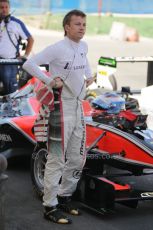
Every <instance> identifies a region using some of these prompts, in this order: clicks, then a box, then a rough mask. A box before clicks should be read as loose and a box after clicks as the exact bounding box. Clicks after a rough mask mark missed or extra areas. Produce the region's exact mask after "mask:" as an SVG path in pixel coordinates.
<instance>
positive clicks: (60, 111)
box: [23, 10, 93, 224]
mask: <svg viewBox="0 0 153 230" xmlns="http://www.w3.org/2000/svg"><path fill="white" fill-rule="evenodd" d="M63 28H64V31H65V38H64V39H63V40H61V41H59V42H57V43H55V44H53V45H50V46H48V47H47V48H45V49H44V50H43V51H42V52H40V53H39V54H37V55H36V56H35V57H32V58H30V59H29V60H28V61H26V62H25V64H24V65H23V68H24V69H25V70H26V71H27V72H29V73H30V74H31V75H34V76H36V77H37V78H38V79H39V80H41V81H42V82H43V83H44V84H45V85H46V86H47V87H48V88H49V89H51V90H52V88H53V91H55V94H54V97H55V98H54V107H55V109H54V111H51V113H50V118H49V124H50V128H49V135H48V156H47V163H46V167H45V176H44V197H43V205H44V207H45V211H44V217H45V218H46V219H48V220H51V221H53V222H56V223H60V224H67V223H71V220H70V219H69V218H68V217H67V216H65V215H63V213H62V212H61V210H62V211H64V212H67V213H69V214H72V215H79V214H80V211H79V209H78V208H77V207H75V206H73V203H72V201H71V196H72V194H73V192H74V191H75V189H76V186H77V182H78V180H79V178H80V174H81V172H82V168H83V166H84V163H85V159H86V157H85V140H86V136H85V134H86V133H85V122H84V116H83V110H82V103H81V100H82V99H83V98H84V96H85V91H86V87H87V86H88V85H89V84H91V83H92V82H93V78H92V73H91V70H90V67H89V64H88V60H87V52H88V48H87V45H86V43H85V42H84V41H80V40H81V39H82V38H83V36H84V34H85V30H86V15H85V14H84V13H83V12H82V11H79V10H72V11H70V12H69V13H67V14H66V16H65V17H64V19H63ZM45 63H49V68H50V73H51V77H47V76H46V75H45V74H44V73H43V72H42V71H41V70H40V68H39V65H41V64H45ZM57 89H59V90H57ZM59 181H60V183H59Z"/></svg>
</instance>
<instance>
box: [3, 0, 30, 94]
mask: <svg viewBox="0 0 153 230" xmlns="http://www.w3.org/2000/svg"><path fill="white" fill-rule="evenodd" d="M21 40H27V45H26V48H25V53H24V55H23V56H22V57H21V56H20V53H19V45H20V42H21ZM33 43H34V39H33V37H32V36H31V34H30V33H29V31H28V29H27V28H26V26H25V25H24V23H23V22H22V21H21V20H19V19H17V18H16V17H13V16H11V14H10V2H9V0H0V59H14V58H23V59H26V58H27V57H28V56H29V54H30V52H31V50H32V47H33ZM17 73H18V66H17V65H0V81H1V82H2V83H3V86H4V92H3V93H4V94H10V93H13V92H14V91H16V89H17V88H18V84H17V78H16V75H17Z"/></svg>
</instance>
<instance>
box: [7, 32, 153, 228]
mask: <svg viewBox="0 0 153 230" xmlns="http://www.w3.org/2000/svg"><path fill="white" fill-rule="evenodd" d="M30 29H31V32H32V33H33V36H34V38H35V46H34V52H33V53H37V52H38V51H40V50H41V49H43V48H44V47H46V46H47V45H49V44H52V43H54V42H55V41H57V40H60V39H61V38H63V33H57V32H53V31H41V30H37V29H34V28H30ZM85 40H86V41H87V43H88V45H89V55H88V57H89V61H90V63H91V67H92V70H93V72H94V71H96V65H97V61H98V59H99V57H100V56H115V57H116V56H152V54H153V40H151V39H146V38H141V40H140V42H138V43H128V42H119V41H114V40H111V39H110V38H109V37H108V36H95V37H90V36H87V37H86V38H85ZM131 65H132V67H131ZM119 67H120V68H119V70H118V71H117V73H116V77H117V82H118V87H119V88H120V86H122V85H129V84H130V85H131V87H132V88H142V87H144V86H145V84H146V73H147V68H146V67H147V64H146V63H141V64H140V63H139V64H136V63H135V64H133V63H132V64H131V63H130V64H123V66H120V65H119ZM6 174H7V175H8V181H7V182H6V216H5V223H6V224H5V230H42V229H43V230H49V229H54V230H56V229H73V230H75V229H76V230H78V229H82V230H100V229H104V230H122V229H124V230H137V229H139V230H152V229H153V219H152V216H153V205H152V203H153V202H152V201H147V202H145V201H143V202H140V203H139V205H138V208H137V209H130V208H127V207H124V206H121V205H119V204H117V205H116V209H115V214H113V215H106V216H103V215H100V214H97V213H95V212H93V211H91V210H89V209H87V208H84V207H83V206H81V210H82V215H81V216H80V217H72V220H73V224H72V225H58V224H54V223H49V222H47V221H46V220H44V219H43V214H42V213H43V208H42V204H41V201H40V200H39V199H37V197H36V196H35V194H34V192H33V189H32V183H31V178H30V160H29V159H27V158H26V159H24V158H21V159H20V158H18V159H14V160H11V161H9V163H8V169H7V171H6ZM134 180H135V178H134ZM130 181H131V179H130ZM131 183H135V182H133V181H131ZM138 184H139V186H141V185H143V184H147V186H149V185H150V186H151V185H152V177H151V176H149V177H147V179H146V178H145V179H144V178H139V179H138Z"/></svg>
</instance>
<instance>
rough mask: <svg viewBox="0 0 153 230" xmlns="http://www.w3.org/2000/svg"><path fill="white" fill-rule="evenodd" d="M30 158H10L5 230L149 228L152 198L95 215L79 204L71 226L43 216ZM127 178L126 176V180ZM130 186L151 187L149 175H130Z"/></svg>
mask: <svg viewBox="0 0 153 230" xmlns="http://www.w3.org/2000/svg"><path fill="white" fill-rule="evenodd" d="M29 165H30V163H29V159H27V158H21V159H14V160H13V161H9V167H8V170H7V172H6V173H7V175H8V177H9V178H8V181H7V183H6V188H7V189H6V197H5V200H6V209H5V212H6V216H5V230H42V229H43V230H49V229H54V230H59V229H63V230H68V229H73V230H78V229H81V230H100V229H104V230H123V229H124V230H152V229H153V227H152V226H153V218H152V215H153V201H141V202H140V203H139V205H138V207H137V209H131V208H128V207H125V206H121V205H119V204H116V206H115V212H114V214H110V215H102V214H98V213H96V212H94V211H92V210H90V209H88V208H85V207H84V206H82V205H81V204H80V209H81V212H82V215H81V216H79V217H72V216H71V217H70V216H69V217H70V218H71V219H72V221H73V223H72V224H71V225H59V224H55V223H52V222H48V221H46V220H45V219H44V218H43V208H42V205H41V201H40V200H39V199H38V198H37V197H36V195H35V193H34V191H33V189H32V183H31V179H30V167H29ZM126 180H127V179H126ZM127 181H129V182H130V184H131V185H132V186H136V185H137V187H138V188H141V187H146V189H148V190H149V189H150V188H151V187H152V176H147V177H146V176H145V178H141V177H138V178H137V177H136V178H135V177H132V178H131V177H130V178H128V180H127Z"/></svg>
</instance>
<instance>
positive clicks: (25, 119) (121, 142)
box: [0, 77, 153, 213]
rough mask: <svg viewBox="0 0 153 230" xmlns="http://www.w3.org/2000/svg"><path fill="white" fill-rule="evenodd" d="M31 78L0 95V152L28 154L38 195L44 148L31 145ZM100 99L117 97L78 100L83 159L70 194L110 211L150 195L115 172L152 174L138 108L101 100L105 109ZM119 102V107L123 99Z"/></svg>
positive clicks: (34, 108) (34, 109) (152, 155)
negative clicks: (82, 119) (83, 127)
mask: <svg viewBox="0 0 153 230" xmlns="http://www.w3.org/2000/svg"><path fill="white" fill-rule="evenodd" d="M36 81H37V79H35V78H34V77H33V78H31V79H30V80H29V81H28V82H27V84H26V85H25V86H23V87H21V89H20V90H19V91H17V92H15V93H13V94H11V95H6V96H3V97H1V100H0V153H1V154H3V155H4V156H5V157H6V158H7V159H8V158H10V157H13V156H16V155H22V154H26V155H29V156H30V157H31V179H32V183H33V186H34V189H35V191H36V192H37V194H38V195H39V196H40V197H41V196H42V195H43V177H44V167H45V162H46V156H47V150H46V148H45V147H43V146H42V148H39V149H36V148H35V147H36V139H35V135H34V128H33V127H34V122H35V120H36V117H37V114H38V112H39V109H40V106H41V105H40V103H39V102H38V100H37V99H36V96H35V94H34V92H33V87H34V85H35V83H36ZM104 97H109V98H110V97H111V99H112V97H113V98H114V97H115V98H116V97H117V102H118V101H119V99H120V97H119V98H118V96H117V95H116V94H115V95H114V94H113V95H112V94H109V95H108V94H105V95H103V97H100V101H101V103H97V102H99V98H98V100H96V99H95V101H93V106H91V104H90V103H89V102H88V101H86V100H85V101H83V102H82V103H83V108H84V116H85V120H86V131H87V139H86V156H87V161H86V164H85V166H84V169H83V173H82V176H81V179H80V181H79V183H78V187H77V189H76V192H75V193H74V196H73V197H74V199H76V200H78V201H80V202H81V203H83V204H84V205H87V206H88V207H90V208H92V209H94V210H96V211H99V212H103V213H106V212H110V211H111V210H114V207H115V204H116V203H121V204H124V205H127V206H129V207H136V206H137V204H138V201H139V200H148V199H149V200H150V199H153V191H152V190H151V189H152V188H150V190H148V189H147V190H146V189H144V190H143V189H138V190H137V189H134V188H133V187H132V185H131V184H128V183H124V182H123V181H122V182H121V181H120V179H119V178H120V176H121V175H124V176H125V175H128V176H129V175H135V176H144V175H145V176H147V175H148V174H152V173H153V141H152V135H150V133H149V134H148V132H147V125H146V117H144V116H143V115H142V114H141V112H140V111H138V108H137V104H135V106H134V108H133V107H131V108H129V104H130V105H133V104H132V103H131V101H130V103H129V104H128V103H127V104H126V101H125V108H122V107H119V109H118V110H116V107H115V106H114V104H111V106H110V105H109V104H108V103H107V104H106V105H107V106H108V107H107V108H106V105H105V104H104V102H106V101H105V100H102V99H104ZM126 100H129V98H126ZM121 101H122V103H121V105H123V101H124V100H121ZM121 101H119V102H121ZM113 102H114V101H113ZM104 105H105V106H104ZM126 105H127V108H126ZM113 108H115V111H113V110H112V109H113ZM111 167H113V168H115V169H119V170H121V173H119V176H118V175H117V174H116V173H115V174H114V173H112V172H111V170H109V169H111Z"/></svg>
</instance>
